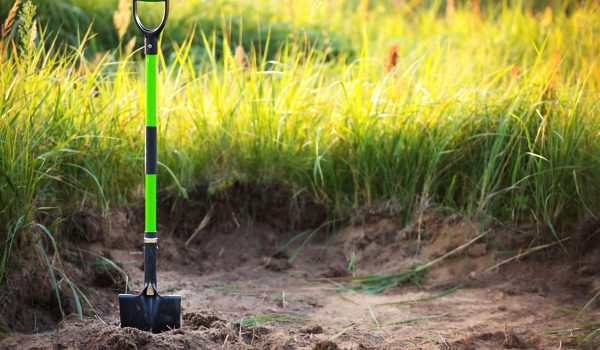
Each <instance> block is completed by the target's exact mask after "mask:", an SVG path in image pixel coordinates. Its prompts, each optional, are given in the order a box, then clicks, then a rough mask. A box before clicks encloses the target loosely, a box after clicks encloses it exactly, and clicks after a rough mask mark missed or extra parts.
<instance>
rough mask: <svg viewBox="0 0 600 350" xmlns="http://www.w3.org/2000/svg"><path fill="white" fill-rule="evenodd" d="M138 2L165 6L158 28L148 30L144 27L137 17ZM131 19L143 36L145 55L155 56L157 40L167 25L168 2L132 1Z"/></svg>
mask: <svg viewBox="0 0 600 350" xmlns="http://www.w3.org/2000/svg"><path fill="white" fill-rule="evenodd" d="M138 2H162V3H164V4H165V12H164V14H163V18H162V21H161V22H160V25H159V26H158V27H156V28H154V29H149V28H147V27H146V26H144V24H143V23H142V20H141V19H140V17H139V16H138V11H137V3H138ZM133 17H134V18H135V24H136V25H137V26H138V28H140V31H141V32H142V34H144V38H145V42H144V47H145V48H146V55H157V54H158V39H159V37H160V33H162V31H163V29H164V28H165V24H167V18H168V17H169V0H133Z"/></svg>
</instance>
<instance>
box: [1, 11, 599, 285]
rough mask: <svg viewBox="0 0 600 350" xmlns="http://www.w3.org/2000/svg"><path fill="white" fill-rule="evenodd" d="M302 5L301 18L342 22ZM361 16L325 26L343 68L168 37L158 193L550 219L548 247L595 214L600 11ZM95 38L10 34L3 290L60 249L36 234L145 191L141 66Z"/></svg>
mask: <svg viewBox="0 0 600 350" xmlns="http://www.w3.org/2000/svg"><path fill="white" fill-rule="evenodd" d="M298 3H301V4H304V5H303V6H304V7H301V6H300V5H294V6H292V9H291V10H293V11H295V13H296V14H295V15H294V16H296V17H295V18H297V21H306V22H307V23H310V21H320V20H322V19H323V18H325V16H326V15H327V13H331V12H328V10H327V8H324V7H325V5H324V4H323V5H321V6H322V7H319V8H317V9H315V10H313V9H311V8H310V6H308V3H305V2H298ZM367 3H368V2H367ZM355 5H356V6H358V5H359V4H355V3H354V2H352V1H340V7H339V8H340V11H338V12H335V15H334V16H333V17H332V18H331V21H330V22H331V23H329V24H328V26H329V27H330V28H329V29H330V30H334V31H337V32H339V33H342V34H343V35H346V36H348V37H352V38H354V41H353V43H352V46H353V53H351V54H350V53H344V52H338V53H336V56H335V59H331V56H330V53H328V52H324V51H323V50H320V49H318V48H314V47H313V48H310V49H308V48H307V47H306V45H300V44H294V43H295V42H296V41H294V40H290V41H286V42H288V44H287V45H285V46H284V47H283V48H281V49H279V48H278V50H276V51H274V53H273V57H272V58H271V59H264V56H258V55H255V54H253V52H256V51H253V50H249V49H247V48H243V49H242V48H238V49H237V50H236V49H235V48H231V47H229V46H228V45H229V43H228V42H227V41H220V42H219V45H222V50H221V51H220V52H221V54H220V55H217V54H216V48H217V42H218V40H216V39H215V36H212V35H211V33H210V32H209V33H206V35H205V36H203V35H202V32H201V30H197V31H196V33H195V34H193V35H189V36H188V39H187V40H185V41H178V42H173V41H170V40H169V39H168V38H165V41H166V42H168V45H170V47H171V48H172V53H170V54H169V56H168V57H167V59H164V57H162V58H161V65H160V71H161V72H160V78H159V81H160V86H159V95H160V97H159V133H160V134H159V135H160V136H159V137H160V146H159V160H160V161H161V162H162V164H161V167H160V169H159V172H160V175H159V181H160V186H161V187H162V188H170V189H172V190H174V191H180V192H181V193H182V194H185V189H186V188H190V187H191V186H193V185H194V184H196V183H198V182H199V181H206V182H208V183H210V184H211V187H212V189H214V190H219V189H220V188H224V187H227V186H228V185H230V184H232V183H234V182H235V181H244V182H280V183H284V184H287V185H289V186H290V187H292V188H295V189H296V190H306V191H310V192H311V193H312V194H313V195H314V196H315V197H316V198H318V200H320V201H321V202H322V203H323V204H324V205H326V206H327V207H328V208H329V209H330V210H331V211H332V212H338V213H340V212H344V211H346V210H348V209H351V208H355V207H358V206H363V205H369V204H373V203H378V202H382V201H387V200H392V201H393V202H394V203H395V204H396V205H397V206H398V207H400V208H402V210H401V212H402V215H403V216H404V219H405V220H406V221H407V222H408V221H409V220H410V218H411V217H412V216H413V214H414V213H415V212H418V211H421V210H424V209H426V208H429V207H436V206H443V207H449V208H452V209H454V210H459V211H462V212H465V213H467V214H469V215H473V216H476V217H478V218H481V219H487V218H496V219H499V220H501V221H503V222H506V223H523V222H527V223H529V222H535V223H539V224H541V225H542V226H544V227H546V228H548V230H545V231H544V232H547V233H545V234H547V237H546V238H547V239H548V240H552V239H556V237H555V236H562V235H569V234H570V233H572V231H570V230H569V228H570V227H572V226H573V225H574V224H575V223H577V222H578V221H579V220H580V219H581V218H582V217H584V216H586V215H594V213H597V212H598V211H597V210H598V208H600V202H599V198H600V184H599V181H600V180H599V179H598V176H597V174H599V173H600V135H599V133H598V130H600V115H599V114H598V107H599V106H598V100H599V95H598V84H599V83H600V71H599V68H598V62H597V58H598V57H599V55H600V52H599V48H598V45H597V37H598V34H599V33H600V18H599V17H600V16H599V14H598V9H597V8H595V6H596V5H595V4H594V2H592V1H590V2H589V3H584V4H581V5H579V6H573V8H572V9H570V10H569V11H568V14H567V11H562V10H560V9H557V10H555V11H552V10H551V9H550V8H548V10H546V11H541V12H535V11H528V10H527V9H524V8H523V7H522V6H519V5H512V6H507V5H504V6H502V5H499V6H497V7H493V8H487V9H485V12H482V13H479V14H477V13H475V12H473V11H471V10H470V9H468V8H466V7H465V8H458V9H457V10H456V12H454V13H453V14H452V15H451V16H446V15H444V10H443V6H442V5H441V4H434V5H432V6H429V7H424V8H419V9H416V8H413V9H411V8H409V7H407V6H399V7H397V8H394V9H393V10H389V9H382V8H379V7H377V6H371V7H365V8H364V9H363V10H359V11H356V6H355ZM310 11H313V12H314V13H315V14H314V15H311V14H310ZM482 11H483V10H482ZM182 13H183V12H182ZM311 16H314V17H311ZM174 18H175V19H174V20H173V23H174V26H177V17H176V16H175V17H174ZM290 23H292V22H290ZM26 27H27V26H26ZM37 28H38V36H37V37H39V33H40V32H42V30H41V28H40V27H37ZM24 30H26V31H27V30H29V32H28V34H25V35H23V37H24V38H36V36H35V35H32V34H31V27H30V26H29V28H24ZM267 33H268V31H267ZM84 34H85V32H82V33H81V38H82V43H81V44H80V45H79V46H78V47H76V48H64V47H63V46H58V47H51V45H50V44H49V43H46V45H43V44H42V43H40V41H39V40H35V39H34V40H28V39H25V40H21V39H20V38H19V37H18V36H14V37H13V38H14V39H15V40H17V41H12V42H11V41H9V40H8V39H5V42H4V45H3V48H2V52H1V53H0V55H1V56H0V57H1V60H2V61H1V63H0V96H1V98H2V100H1V102H0V225H1V226H0V232H1V235H2V236H1V240H2V248H1V251H0V253H1V254H2V264H1V265H0V278H3V277H5V273H6V268H7V266H13V265H12V264H14V263H16V262H18V259H17V258H16V257H17V256H19V252H21V251H22V249H27V247H30V246H32V245H33V244H34V243H33V242H36V240H37V239H38V238H36V237H38V236H41V235H44V236H46V237H47V236H48V235H47V234H46V232H45V231H44V230H43V229H42V228H41V227H40V226H39V225H41V224H43V225H44V227H46V228H48V232H47V233H51V234H52V235H54V236H56V237H58V236H60V235H61V234H62V233H61V232H59V231H58V230H56V227H57V226H56V224H57V223H58V222H59V221H60V220H61V218H64V217H65V216H66V215H68V214H69V213H70V212H72V211H73V210H75V209H77V208H88V209H93V210H99V211H102V210H107V209H108V208H110V207H115V206H118V205H122V204H126V203H127V202H128V201H131V200H133V199H135V198H136V197H139V195H140V189H141V184H142V181H143V158H142V157H143V125H144V123H143V110H144V106H143V99H142V98H141V96H142V95H143V89H144V85H143V84H144V82H143V73H142V72H143V65H142V64H141V63H140V62H139V60H137V59H135V58H136V57H138V56H137V55H138V53H134V54H129V53H128V51H127V49H126V47H125V44H123V45H122V46H120V47H119V48H117V49H115V50H113V51H110V52H108V53H106V54H103V55H101V56H95V57H94V58H89V55H88V54H86V53H85V52H86V50H90V46H89V45H90V44H89V42H88V41H87V39H86V38H85V35H84ZM265 43H266V45H268V43H269V41H268V40H267V41H265ZM197 48H202V54H201V56H202V57H201V58H198V56H197V55H200V54H199V53H198V52H197V51H198V49H197Z"/></svg>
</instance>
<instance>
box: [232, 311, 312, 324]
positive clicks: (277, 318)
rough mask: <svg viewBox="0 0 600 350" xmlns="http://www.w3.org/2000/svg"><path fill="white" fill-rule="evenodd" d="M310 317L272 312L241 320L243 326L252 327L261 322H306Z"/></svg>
mask: <svg viewBox="0 0 600 350" xmlns="http://www.w3.org/2000/svg"><path fill="white" fill-rule="evenodd" d="M307 320H308V318H307V317H306V316H303V315H295V314H290V313H272V314H264V315H256V316H252V317H248V318H244V319H241V320H240V325H241V326H242V327H252V326H256V325H260V324H268V323H282V322H305V321H307Z"/></svg>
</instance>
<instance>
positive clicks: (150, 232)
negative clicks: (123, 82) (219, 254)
mask: <svg viewBox="0 0 600 350" xmlns="http://www.w3.org/2000/svg"><path fill="white" fill-rule="evenodd" d="M138 1H141V2H162V3H164V5H165V9H164V14H163V19H162V21H161V23H160V25H159V26H158V27H156V28H154V29H149V28H147V27H146V26H144V24H143V23H142V21H141V19H140V17H139V16H138V12H137V3H138ZM133 16H134V18H135V23H136V24H137V26H138V28H139V29H140V31H141V32H142V34H144V39H145V44H144V47H145V50H146V157H145V159H146V182H145V189H146V194H145V197H146V201H145V204H146V205H145V233H144V282H145V283H144V284H145V290H146V293H147V294H148V295H153V294H154V293H155V290H156V253H157V249H158V234H157V225H156V192H157V188H156V187H157V186H156V182H157V181H156V174H157V167H158V160H157V143H158V141H157V127H156V124H157V123H156V119H157V117H156V114H157V97H156V96H157V93H156V85H157V82H156V76H157V69H158V67H157V57H158V56H157V55H158V39H159V38H160V34H161V32H162V30H163V29H164V28H165V24H166V22H167V17H168V16H169V0H133ZM149 286H152V288H149Z"/></svg>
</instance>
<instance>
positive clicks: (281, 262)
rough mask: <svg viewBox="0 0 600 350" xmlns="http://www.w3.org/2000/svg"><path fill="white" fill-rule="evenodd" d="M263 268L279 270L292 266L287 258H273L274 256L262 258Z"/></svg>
mask: <svg viewBox="0 0 600 350" xmlns="http://www.w3.org/2000/svg"><path fill="white" fill-rule="evenodd" d="M263 261H264V264H265V268H266V269H267V270H271V271H275V272H281V271H286V270H289V269H290V268H291V267H292V264H290V262H289V261H288V260H287V259H275V258H270V257H267V258H264V259H263Z"/></svg>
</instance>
